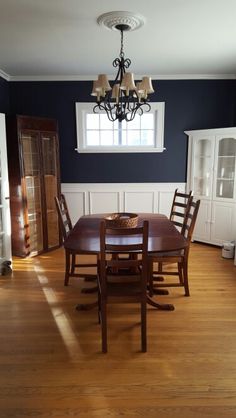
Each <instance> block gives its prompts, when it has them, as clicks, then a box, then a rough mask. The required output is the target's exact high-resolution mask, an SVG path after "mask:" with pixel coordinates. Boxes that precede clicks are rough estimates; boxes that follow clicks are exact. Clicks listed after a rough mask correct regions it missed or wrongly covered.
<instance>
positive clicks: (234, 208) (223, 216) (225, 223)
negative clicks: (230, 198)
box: [211, 202, 236, 245]
mask: <svg viewBox="0 0 236 418" xmlns="http://www.w3.org/2000/svg"><path fill="white" fill-rule="evenodd" d="M235 216H236V205H234V204H232V205H230V204H229V203H227V202H213V203H212V224H211V242H212V244H218V245H222V244H223V242H224V241H231V240H232V241H233V240H235V238H236V231H235V224H236V219H235Z"/></svg>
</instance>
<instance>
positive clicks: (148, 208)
mask: <svg viewBox="0 0 236 418" xmlns="http://www.w3.org/2000/svg"><path fill="white" fill-rule="evenodd" d="M124 198H125V200H124V210H125V212H151V213H153V212H155V207H156V205H155V193H154V192H144V191H137V192H124ZM137 208H138V210H137Z"/></svg>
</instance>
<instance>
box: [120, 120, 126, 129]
mask: <svg viewBox="0 0 236 418" xmlns="http://www.w3.org/2000/svg"><path fill="white" fill-rule="evenodd" d="M120 124H121V129H127V122H126V121H125V120H122V122H121V123H120Z"/></svg>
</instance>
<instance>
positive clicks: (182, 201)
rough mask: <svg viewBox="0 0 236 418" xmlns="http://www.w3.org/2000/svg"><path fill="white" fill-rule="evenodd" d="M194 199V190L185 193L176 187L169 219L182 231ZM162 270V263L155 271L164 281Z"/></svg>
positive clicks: (159, 278) (158, 278) (160, 279)
mask: <svg viewBox="0 0 236 418" xmlns="http://www.w3.org/2000/svg"><path fill="white" fill-rule="evenodd" d="M191 199H192V190H190V191H189V193H184V192H180V191H178V189H175V192H174V197H173V201H172V205H171V210H170V215H169V219H170V220H171V222H172V223H173V224H174V225H175V226H176V228H177V229H178V230H179V231H181V229H182V227H183V223H184V217H185V213H186V211H187V209H188V206H189V203H190V201H191ZM161 270H162V266H161V264H159V265H158V270H155V271H153V274H154V276H156V277H155V279H156V281H159V282H160V281H163V280H164V277H163V276H160V275H159V271H161Z"/></svg>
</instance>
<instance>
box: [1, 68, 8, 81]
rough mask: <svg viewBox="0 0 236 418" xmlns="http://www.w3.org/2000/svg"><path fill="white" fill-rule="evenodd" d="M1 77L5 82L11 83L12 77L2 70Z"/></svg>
mask: <svg viewBox="0 0 236 418" xmlns="http://www.w3.org/2000/svg"><path fill="white" fill-rule="evenodd" d="M0 77H2V78H4V80H7V81H10V76H9V75H8V74H7V73H5V72H4V71H2V70H1V69H0Z"/></svg>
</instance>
